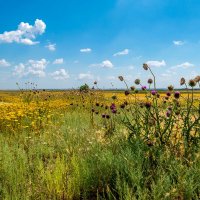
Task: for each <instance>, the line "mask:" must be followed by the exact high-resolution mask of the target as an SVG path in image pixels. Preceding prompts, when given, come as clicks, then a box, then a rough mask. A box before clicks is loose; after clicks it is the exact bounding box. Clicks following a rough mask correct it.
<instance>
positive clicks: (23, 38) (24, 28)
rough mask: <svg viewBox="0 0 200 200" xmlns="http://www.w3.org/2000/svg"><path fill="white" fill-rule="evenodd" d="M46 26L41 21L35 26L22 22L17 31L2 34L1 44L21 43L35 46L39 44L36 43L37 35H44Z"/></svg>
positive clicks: (37, 21) (37, 20) (0, 36)
mask: <svg viewBox="0 0 200 200" xmlns="http://www.w3.org/2000/svg"><path fill="white" fill-rule="evenodd" d="M45 29H46V24H45V23H44V22H43V21H42V20H40V19H36V20H35V24H34V25H30V24H29V23H24V22H21V23H20V24H19V25H18V28H17V30H14V31H5V32H4V33H2V34H0V43H14V42H15V43H19V44H25V45H35V44H37V43H39V42H38V41H34V39H36V36H37V35H42V34H43V33H44V32H45Z"/></svg>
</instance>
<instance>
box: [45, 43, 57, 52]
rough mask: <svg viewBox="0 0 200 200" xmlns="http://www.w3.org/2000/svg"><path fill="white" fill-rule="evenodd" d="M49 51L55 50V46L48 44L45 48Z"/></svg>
mask: <svg viewBox="0 0 200 200" xmlns="http://www.w3.org/2000/svg"><path fill="white" fill-rule="evenodd" d="M45 47H46V48H47V49H49V51H55V50H56V44H48V45H46V46H45Z"/></svg>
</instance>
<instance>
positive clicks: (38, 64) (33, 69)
mask: <svg viewBox="0 0 200 200" xmlns="http://www.w3.org/2000/svg"><path fill="white" fill-rule="evenodd" d="M47 64H48V61H47V60H46V59H44V58H43V59H41V60H28V62H27V63H25V64H24V63H20V64H19V65H17V66H15V69H14V72H13V75H17V76H19V77H23V76H27V75H33V76H37V77H44V76H45V69H46V66H47Z"/></svg>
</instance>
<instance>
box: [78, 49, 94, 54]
mask: <svg viewBox="0 0 200 200" xmlns="http://www.w3.org/2000/svg"><path fill="white" fill-rule="evenodd" d="M91 51H92V49H90V48H85V49H80V52H82V53H89V52H91Z"/></svg>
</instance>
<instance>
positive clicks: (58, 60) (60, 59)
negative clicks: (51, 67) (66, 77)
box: [53, 58, 64, 65]
mask: <svg viewBox="0 0 200 200" xmlns="http://www.w3.org/2000/svg"><path fill="white" fill-rule="evenodd" d="M63 63H64V60H63V58H57V59H55V60H54V61H53V64H55V65H56V64H57V65H59V64H63Z"/></svg>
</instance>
